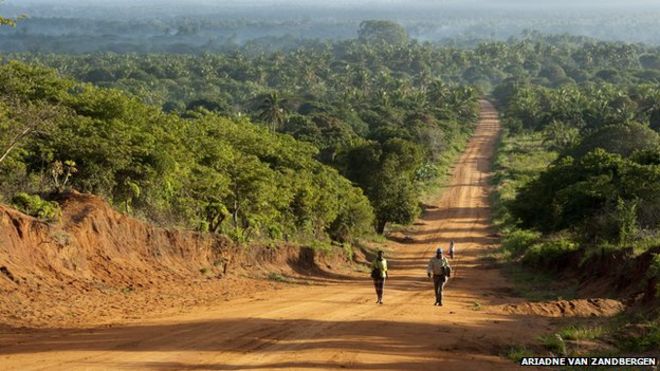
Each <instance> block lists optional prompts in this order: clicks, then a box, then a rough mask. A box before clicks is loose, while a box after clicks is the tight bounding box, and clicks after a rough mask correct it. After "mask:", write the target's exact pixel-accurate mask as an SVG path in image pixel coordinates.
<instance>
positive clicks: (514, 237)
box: [502, 229, 541, 256]
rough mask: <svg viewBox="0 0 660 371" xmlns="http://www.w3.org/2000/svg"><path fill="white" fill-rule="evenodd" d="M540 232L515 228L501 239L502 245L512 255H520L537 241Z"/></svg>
mask: <svg viewBox="0 0 660 371" xmlns="http://www.w3.org/2000/svg"><path fill="white" fill-rule="evenodd" d="M539 238H541V234H540V233H538V232H535V231H530V230H525V229H515V230H513V231H511V232H510V233H509V234H507V235H506V236H505V237H504V239H503V240H502V247H503V248H504V250H506V251H508V252H509V253H510V254H511V255H513V256H520V255H523V254H524V253H525V251H527V250H528V249H529V248H530V247H531V246H532V245H534V244H535V243H536V242H538V240H539Z"/></svg>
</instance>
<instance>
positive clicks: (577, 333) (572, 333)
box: [559, 326, 606, 340]
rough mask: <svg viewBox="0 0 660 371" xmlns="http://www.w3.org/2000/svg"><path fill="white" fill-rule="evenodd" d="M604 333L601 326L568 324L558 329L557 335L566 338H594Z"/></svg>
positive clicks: (604, 330)
mask: <svg viewBox="0 0 660 371" xmlns="http://www.w3.org/2000/svg"><path fill="white" fill-rule="evenodd" d="M605 333H606V329H605V328H604V327H603V326H593V327H591V326H569V327H566V328H564V329H562V330H561V331H559V336H561V337H562V338H563V339H566V340H594V339H598V338H600V337H601V336H603V335H604V334H605Z"/></svg>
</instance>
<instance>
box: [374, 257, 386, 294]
mask: <svg viewBox="0 0 660 371" xmlns="http://www.w3.org/2000/svg"><path fill="white" fill-rule="evenodd" d="M384 255H385V254H384V253H383V251H382V250H380V251H378V256H377V257H376V259H374V260H373V261H372V262H371V278H372V279H373V280H374V287H375V288H376V297H377V298H378V299H377V300H376V303H378V304H383V289H384V288H385V278H387V260H385V258H384Z"/></svg>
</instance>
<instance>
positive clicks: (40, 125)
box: [0, 98, 63, 164]
mask: <svg viewBox="0 0 660 371" xmlns="http://www.w3.org/2000/svg"><path fill="white" fill-rule="evenodd" d="M2 108H4V109H5V110H6V111H5V112H4V114H3V115H2V116H3V117H0V128H3V129H5V130H3V132H4V133H6V134H4V135H3V136H1V137H0V140H1V141H2V142H0V143H2V146H1V147H0V164H1V163H2V162H3V161H4V160H5V159H6V158H7V157H8V156H9V154H10V153H11V152H12V151H14V150H15V149H16V148H18V147H19V146H20V145H21V144H22V143H23V142H24V141H25V140H26V139H27V138H28V137H30V136H33V135H47V134H48V132H49V131H50V130H52V129H53V128H54V127H55V125H56V123H57V121H58V120H59V119H60V118H61V117H62V116H63V109H62V108H61V107H58V106H53V105H50V104H47V103H43V102H34V103H33V102H29V101H28V102H27V103H24V102H21V101H19V100H17V99H16V98H14V99H12V100H10V101H9V102H0V109H2Z"/></svg>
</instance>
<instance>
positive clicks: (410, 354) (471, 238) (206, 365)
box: [0, 102, 550, 370]
mask: <svg viewBox="0 0 660 371" xmlns="http://www.w3.org/2000/svg"><path fill="white" fill-rule="evenodd" d="M498 132H499V123H498V121H497V116H496V112H495V110H494V108H493V107H492V106H491V105H490V104H489V103H488V102H482V118H481V120H480V124H479V127H478V129H477V130H476V133H475V135H474V137H473V138H472V139H471V141H470V144H469V146H468V148H467V149H466V151H465V153H464V154H463V156H462V157H461V158H460V160H459V162H458V163H457V165H456V168H455V171H454V175H453V178H452V180H451V183H450V185H449V186H448V187H447V188H446V189H445V190H444V191H443V193H442V195H441V196H440V197H439V199H438V200H437V202H435V204H434V206H435V207H432V208H429V210H428V211H427V212H426V213H425V215H424V216H423V218H421V219H420V220H419V222H418V223H417V224H418V226H417V228H416V229H415V230H414V231H411V232H410V236H411V237H412V238H413V239H414V241H413V242H412V243H408V244H394V243H393V244H391V246H389V250H390V252H388V256H387V258H388V259H389V262H390V266H391V271H390V279H389V280H388V281H387V283H386V287H385V297H384V302H385V304H384V305H377V304H375V296H374V292H373V288H372V285H371V282H370V280H369V279H368V278H367V277H359V278H353V279H334V280H326V281H322V282H318V284H312V285H290V287H287V288H285V289H282V290H276V291H265V292H260V293H258V294H256V295H255V296H253V297H251V298H242V299H237V300H231V301H228V302H226V304H224V305H221V306H216V307H212V308H197V309H193V310H192V311H191V312H190V313H186V314H183V315H178V316H176V317H170V318H159V319H153V320H147V321H142V322H139V323H137V324H126V325H117V326H113V327H105V328H91V329H60V330H35V331H28V332H27V333H24V334H11V333H9V334H4V335H0V344H2V347H1V348H0V369H3V370H6V369H10V370H13V369H16V370H42V369H43V370H57V369H61V370H112V369H146V370H260V369H264V370H268V369H299V370H332V369H355V370H358V369H359V370H414V369H419V370H433V369H440V368H442V369H443V370H488V369H497V370H500V369H502V370H504V369H511V368H514V367H515V364H513V363H512V361H510V360H508V359H506V358H503V357H501V356H499V355H501V354H503V353H505V352H506V350H507V349H508V348H509V347H510V346H511V345H515V344H522V343H525V342H528V341H531V340H532V339H534V337H535V336H537V335H538V334H539V333H540V332H542V331H543V330H546V329H547V328H548V326H549V325H550V324H549V322H548V320H547V319H546V318H543V317H539V316H523V315H514V314H507V313H504V312H503V311H496V310H494V309H492V308H491V307H490V306H491V305H498V304H509V303H518V302H520V299H516V298H512V297H509V296H508V295H510V294H508V293H509V292H510V287H509V286H508V283H507V281H506V280H505V279H504V278H503V277H502V276H501V275H500V273H499V271H498V270H497V269H493V267H491V266H489V265H488V264H486V263H484V262H483V261H480V256H483V255H484V254H485V253H487V252H488V251H489V249H491V248H493V247H494V246H493V245H494V244H496V243H497V240H496V239H494V238H492V237H491V236H492V233H493V230H492V229H491V226H490V225H489V209H488V191H489V190H488V177H489V171H490V163H491V159H492V156H493V152H494V147H495V142H496V137H497V135H498ZM450 239H453V240H455V241H456V245H457V258H456V259H455V260H454V262H453V265H454V269H455V272H456V276H455V278H453V279H452V280H450V281H449V283H448V284H447V286H446V290H447V291H446V297H445V306H444V307H441V308H440V307H435V306H433V305H432V304H433V301H434V298H433V293H432V283H431V282H429V281H428V279H427V278H426V272H425V267H426V263H427V261H428V259H429V258H430V257H431V256H432V254H433V251H434V250H435V248H436V247H437V246H439V245H442V246H443V247H445V248H446V246H447V243H448V241H449V240H450Z"/></svg>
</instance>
